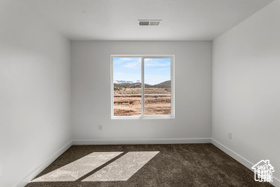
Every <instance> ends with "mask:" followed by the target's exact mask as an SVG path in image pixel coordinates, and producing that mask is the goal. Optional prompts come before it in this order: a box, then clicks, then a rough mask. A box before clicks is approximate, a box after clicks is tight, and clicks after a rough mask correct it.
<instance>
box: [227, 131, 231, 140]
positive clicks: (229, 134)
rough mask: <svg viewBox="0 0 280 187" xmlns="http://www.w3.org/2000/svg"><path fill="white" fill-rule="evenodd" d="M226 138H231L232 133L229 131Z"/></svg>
mask: <svg viewBox="0 0 280 187" xmlns="http://www.w3.org/2000/svg"><path fill="white" fill-rule="evenodd" d="M228 139H230V140H232V133H231V132H229V133H228Z"/></svg>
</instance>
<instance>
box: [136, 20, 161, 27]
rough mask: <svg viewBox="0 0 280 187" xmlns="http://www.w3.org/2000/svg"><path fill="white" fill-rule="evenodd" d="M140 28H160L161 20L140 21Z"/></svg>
mask: <svg viewBox="0 0 280 187" xmlns="http://www.w3.org/2000/svg"><path fill="white" fill-rule="evenodd" d="M138 21H139V25H140V26H159V24H160V22H161V20H160V19H139V20H138Z"/></svg>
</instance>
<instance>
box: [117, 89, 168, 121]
mask: <svg viewBox="0 0 280 187" xmlns="http://www.w3.org/2000/svg"><path fill="white" fill-rule="evenodd" d="M141 91H142V90H141V88H123V89H121V90H118V91H115V92H114V116H141V102H142V101H141ZM145 115H171V91H170V88H145Z"/></svg>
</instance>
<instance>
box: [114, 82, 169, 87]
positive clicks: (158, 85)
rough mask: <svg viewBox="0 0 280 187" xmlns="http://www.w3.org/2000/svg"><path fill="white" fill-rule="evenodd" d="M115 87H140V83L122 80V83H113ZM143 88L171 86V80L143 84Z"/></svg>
mask: <svg viewBox="0 0 280 187" xmlns="http://www.w3.org/2000/svg"><path fill="white" fill-rule="evenodd" d="M114 87H115V88H141V83H139V82H136V83H135V82H134V83H133V82H128V81H126V82H123V83H114ZM145 88H171V81H170V80H169V81H164V82H161V83H159V84H155V85H149V84H145Z"/></svg>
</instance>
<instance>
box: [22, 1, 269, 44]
mask: <svg viewBox="0 0 280 187" xmlns="http://www.w3.org/2000/svg"><path fill="white" fill-rule="evenodd" d="M24 2H25V3H26V5H27V6H29V7H30V8H31V9H32V10H35V11H36V12H37V14H40V15H41V16H42V17H43V18H44V19H46V20H48V21H49V22H50V23H51V24H53V25H54V26H55V27H56V28H57V29H58V30H60V31H61V32H62V33H64V34H65V35H66V36H68V37H69V38H70V39H72V40H212V39H214V38H215V37H217V36H219V35H221V34H222V33H224V32H225V31H227V30H228V29H230V28H232V27H233V26H235V25H237V24H238V23H240V22H241V21H243V20H244V19H246V18H247V17H249V16H250V15H252V14H254V13H255V12H257V11H258V10H260V9H261V8H263V7H264V6H265V5H267V4H269V3H270V2H272V0H25V1H24ZM147 18H152V19H162V20H163V21H162V23H161V25H160V26H158V27H156V26H154V27H140V26H139V25H138V19H147Z"/></svg>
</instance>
